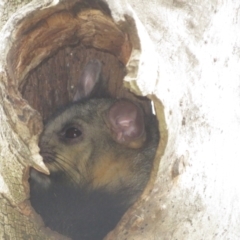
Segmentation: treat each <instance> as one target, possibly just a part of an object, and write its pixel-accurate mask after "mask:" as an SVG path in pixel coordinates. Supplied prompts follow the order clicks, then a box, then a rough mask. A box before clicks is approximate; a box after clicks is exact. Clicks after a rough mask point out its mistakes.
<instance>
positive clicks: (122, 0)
mask: <svg viewBox="0 0 240 240" xmlns="http://www.w3.org/2000/svg"><path fill="white" fill-rule="evenodd" d="M18 2H19V1H18ZM106 2H107V3H108V5H109V8H110V10H111V12H112V16H113V18H114V19H115V21H116V22H117V23H119V24H120V22H121V21H122V22H125V28H127V26H129V29H126V31H128V33H129V36H130V38H131V41H132V43H133V50H132V54H131V57H130V59H129V61H128V63H127V68H128V74H127V75H126V77H125V81H126V85H127V86H128V87H129V88H130V89H131V91H133V92H135V93H138V94H141V95H144V96H148V97H149V98H150V99H151V100H153V102H154V103H155V110H156V114H157V116H158V119H159V125H160V132H161V136H162V138H161V139H162V140H161V142H160V145H159V150H158V153H157V158H156V161H155V167H154V170H153V174H152V178H151V180H150V183H149V186H148V187H147V189H146V190H145V192H144V194H143V196H142V197H141V199H139V201H138V202H137V203H136V204H135V205H134V207H133V208H131V209H129V211H128V212H127V213H126V214H125V216H124V217H123V219H122V221H121V222H120V223H119V224H118V226H117V227H116V229H115V230H114V231H113V232H111V233H110V234H109V235H108V236H107V237H106V239H150V240H151V239H231V240H232V239H240V228H239V224H240V213H239V208H240V206H239V205H240V204H239V203H240V188H239V187H238V182H239V181H240V175H239V174H238V168H239V157H240V148H239V147H238V142H239V138H240V137H239V130H240V121H239V119H240V107H239V102H240V94H239V92H240V81H239V76H240V68H239V63H240V54H239V53H240V28H239V27H240V20H239V19H240V11H239V9H240V3H238V1H235V0H230V1H228V2H226V3H225V2H221V1H210V2H209V1H200V0H199V1H192V0H188V1H170V2H169V1H165V0H159V1H152V0H151V1H139V0H128V1H127V0H119V1H113V0H107V1H106ZM25 4H26V2H25V1H22V3H18V4H13V5H10V4H9V3H8V2H7V1H5V2H3V6H2V9H1V11H0V14H1V15H0V19H1V20H0V21H1V22H0V27H1V31H0V52H1V55H0V124H1V128H0V133H1V134H0V153H1V155H0V156H1V161H0V202H1V203H0V238H1V239H61V237H60V236H59V235H57V233H53V232H51V231H50V230H47V229H45V228H44V226H43V223H42V221H41V220H40V218H39V219H38V220H36V216H35V215H34V212H33V210H32V209H31V206H30V205H29V201H28V200H27V199H28V197H29V196H28V184H27V178H28V167H29V166H34V167H36V168H38V169H39V170H40V171H43V172H47V171H48V170H47V169H46V168H45V166H44V165H43V163H42V162H41V157H40V156H39V155H38V146H37V140H38V135H39V134H40V132H41V129H42V123H41V117H40V115H39V114H38V113H37V111H36V110H34V109H33V108H31V107H30V106H29V104H28V102H27V101H26V100H24V99H23V98H22V96H21V94H20V93H19V91H18V85H19V82H17V79H16V78H13V77H12V75H11V73H10V72H9V71H8V64H9V63H7V56H8V53H9V51H10V49H11V47H12V45H11V44H12V41H11V40H12V38H14V29H15V28H16V27H17V26H18V24H19V22H20V20H21V19H22V18H24V16H26V15H29V14H30V13H31V11H33V10H36V9H37V10H40V9H43V8H48V7H52V6H53V5H54V4H56V1H50V0H48V1H45V2H44V3H42V1H32V2H31V3H30V4H28V5H25ZM136 35H137V36H138V38H139V39H135V36H136ZM160 158H161V160H160Z"/></svg>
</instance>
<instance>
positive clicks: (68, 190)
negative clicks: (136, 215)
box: [29, 59, 159, 240]
mask: <svg viewBox="0 0 240 240" xmlns="http://www.w3.org/2000/svg"><path fill="white" fill-rule="evenodd" d="M101 67H102V66H101V63H100V61H99V60H96V59H94V60H91V61H89V62H88V64H87V65H86V67H85V68H84V69H83V73H82V74H81V77H80V79H79V84H78V90H77V92H76V94H75V96H74V99H73V103H71V104H70V105H69V106H67V107H66V108H65V109H63V110H61V111H60V112H58V113H57V114H56V115H55V116H53V117H52V118H51V119H50V120H49V121H48V122H47V124H46V125H45V128H44V130H43V132H42V134H41V136H40V141H39V147H40V154H41V155H42V157H43V161H44V163H45V164H46V166H47V167H48V168H49V171H50V175H44V174H42V173H40V172H37V171H36V170H34V169H31V172H30V180H29V182H30V201H31V204H32V206H33V207H34V209H35V210H36V212H37V213H39V214H40V215H41V217H42V218H43V220H44V222H45V224H46V226H48V227H50V228H51V229H52V230H55V231H57V232H59V233H61V234H63V235H66V236H68V237H70V238H72V239H74V240H101V239H103V238H104V236H105V235H106V234H107V233H108V232H109V231H111V230H112V229H113V228H114V227H115V226H116V224H117V223H118V221H119V220H120V218H121V217H122V215H123V214H124V213H125V211H126V210H127V209H128V208H129V206H131V205H132V204H133V203H134V201H136V199H137V198H138V197H139V195H140V194H141V193H142V191H143V189H144V187H145V186H146V184H147V182H148V179H149V176H150V172H151V168H152V163H153V159H154V156H155V151H156V148H157V145H158V141H159V134H158V127H157V121H156V118H155V116H153V115H152V116H149V115H146V114H144V111H143V110H142V109H141V107H140V106H138V105H137V104H136V103H134V102H132V101H130V100H127V99H114V98H94V96H93V95H92V93H93V92H94V91H96V87H97V86H98V84H99V76H100V73H101ZM97 88H98V87H97ZM90 96H91V98H90Z"/></svg>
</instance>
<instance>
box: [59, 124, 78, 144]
mask: <svg viewBox="0 0 240 240" xmlns="http://www.w3.org/2000/svg"><path fill="white" fill-rule="evenodd" d="M81 136H82V131H81V130H80V128H79V127H78V126H66V127H65V128H63V130H62V131H61V132H60V133H59V137H60V139H61V140H63V141H65V142H75V141H78V139H80V137H81Z"/></svg>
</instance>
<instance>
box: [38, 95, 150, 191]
mask: <svg viewBox="0 0 240 240" xmlns="http://www.w3.org/2000/svg"><path fill="white" fill-rule="evenodd" d="M145 140H146V132H145V125H144V119H143V113H142V110H141V109H140V108H139V107H138V106H137V105H135V104H134V103H132V102H130V101H127V100H117V101H116V100H112V99H92V100H88V101H86V102H85V101H84V102H82V103H81V102H79V103H75V104H73V105H72V106H71V107H69V108H67V109H66V110H65V111H63V112H62V113H60V114H58V116H56V117H54V118H53V119H52V120H50V121H49V123H48V124H47V125H46V127H45V130H44V132H43V133H42V136H41V138H40V143H39V146H40V154H41V155H42V156H43V160H44V163H45V164H46V166H47V167H48V168H49V170H50V173H51V175H50V177H49V178H48V177H46V178H44V179H45V181H48V182H51V178H52V177H54V176H57V175H58V176H60V175H61V176H62V177H64V178H65V179H67V182H68V183H69V184H75V185H77V186H84V187H86V186H91V188H101V187H104V188H107V189H109V190H111V189H114V188H119V187H120V186H122V187H123V186H124V183H125V182H126V184H133V183H131V179H136V178H135V177H134V174H137V173H136V171H137V170H138V165H139V163H138V161H140V160H138V157H137V155H139V149H141V147H142V146H143V145H144V142H145ZM143 165H144V164H143ZM49 179H50V181H49ZM138 181H139V179H138ZM140 182H141V181H140ZM137 185H138V184H137Z"/></svg>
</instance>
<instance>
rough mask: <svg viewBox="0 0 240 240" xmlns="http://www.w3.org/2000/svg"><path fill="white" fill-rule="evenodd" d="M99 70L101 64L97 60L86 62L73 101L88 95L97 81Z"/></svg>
mask: <svg viewBox="0 0 240 240" xmlns="http://www.w3.org/2000/svg"><path fill="white" fill-rule="evenodd" d="M101 70H102V64H101V62H100V61H99V60H97V59H93V60H90V61H89V62H88V63H87V65H86V66H85V67H84V69H83V72H82V74H81V76H80V78H79V81H78V86H77V92H76V93H75V95H74V97H73V101H74V102H76V101H78V100H81V99H83V98H87V97H89V95H90V94H91V93H92V91H93V89H94V87H95V85H96V84H97V82H98V81H99V78H100V74H101Z"/></svg>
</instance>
